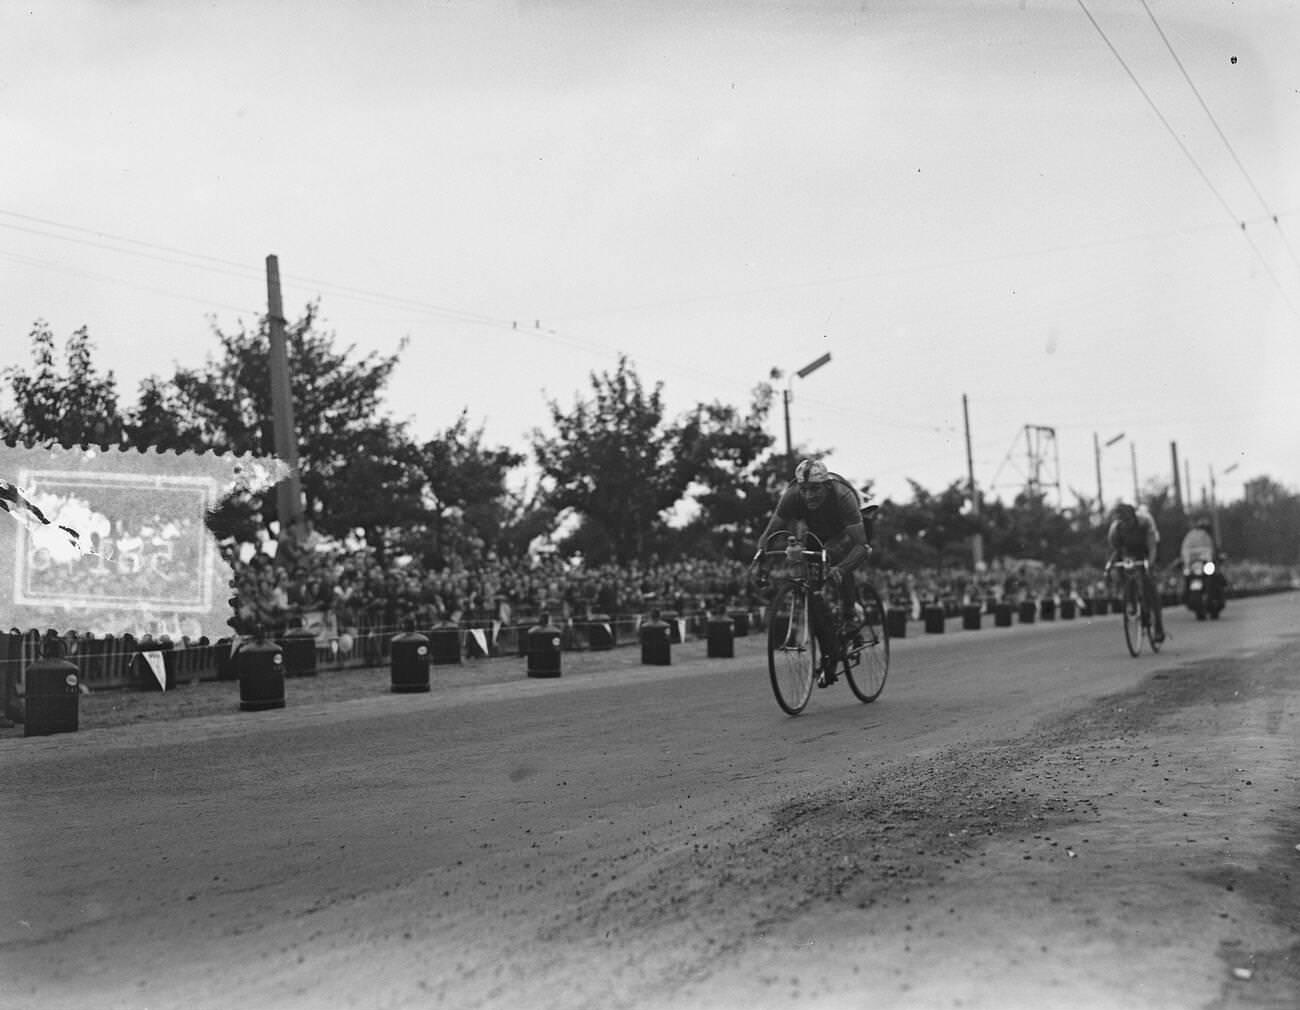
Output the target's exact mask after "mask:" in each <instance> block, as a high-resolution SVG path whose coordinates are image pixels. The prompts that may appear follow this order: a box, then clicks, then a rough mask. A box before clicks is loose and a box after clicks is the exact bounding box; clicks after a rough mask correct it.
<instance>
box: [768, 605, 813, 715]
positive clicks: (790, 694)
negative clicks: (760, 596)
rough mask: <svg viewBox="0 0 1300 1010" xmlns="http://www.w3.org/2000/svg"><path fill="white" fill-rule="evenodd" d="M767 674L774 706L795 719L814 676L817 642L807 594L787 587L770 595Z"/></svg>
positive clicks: (805, 701) (810, 688)
mask: <svg viewBox="0 0 1300 1010" xmlns="http://www.w3.org/2000/svg"><path fill="white" fill-rule="evenodd" d="M767 673H768V679H769V680H770V681H771V683H772V693H773V694H774V695H776V703H777V704H778V705H780V706H781V711H783V712H785V713H786V715H798V714H799V713H800V712H802V711H803V710H804V706H806V705H807V704H808V699H809V698H810V697H811V696H812V689H813V680H814V679H815V678H816V675H817V638H816V636H815V635H814V634H813V633H812V625H811V622H810V620H809V612H808V594H807V593H806V592H805V591H804V589H803V587H802V586H798V585H795V584H794V583H786V584H785V585H783V586H779V587H777V590H776V592H774V593H773V594H772V602H771V603H770V604H769V609H768V615H767Z"/></svg>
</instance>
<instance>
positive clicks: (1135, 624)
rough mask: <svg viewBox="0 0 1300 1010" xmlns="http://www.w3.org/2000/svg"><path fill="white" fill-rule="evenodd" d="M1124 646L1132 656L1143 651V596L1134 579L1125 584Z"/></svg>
mask: <svg viewBox="0 0 1300 1010" xmlns="http://www.w3.org/2000/svg"><path fill="white" fill-rule="evenodd" d="M1124 644H1125V645H1127V646H1128V652H1129V655H1130V656H1134V657H1136V656H1137V655H1138V654H1139V653H1140V652H1141V651H1142V594H1141V591H1140V590H1139V589H1138V584H1137V580H1136V579H1133V578H1130V579H1128V581H1127V582H1126V583H1125V584H1124Z"/></svg>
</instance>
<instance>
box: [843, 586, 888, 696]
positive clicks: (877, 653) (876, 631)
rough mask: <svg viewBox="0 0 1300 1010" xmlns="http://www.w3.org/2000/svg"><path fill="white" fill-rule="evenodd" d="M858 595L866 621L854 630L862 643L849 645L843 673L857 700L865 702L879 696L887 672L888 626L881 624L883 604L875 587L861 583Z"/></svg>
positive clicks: (883, 618) (882, 620) (883, 616)
mask: <svg viewBox="0 0 1300 1010" xmlns="http://www.w3.org/2000/svg"><path fill="white" fill-rule="evenodd" d="M859 598H860V599H861V600H862V609H863V611H864V612H865V613H866V615H867V623H866V624H864V625H863V626H862V630H861V631H859V632H858V634H859V636H860V637H861V638H862V645H861V646H859V645H856V644H855V645H853V646H852V647H851V650H850V653H849V658H847V659H846V660H845V663H844V674H845V679H846V680H848V682H849V689H850V690H851V691H852V692H853V693H854V694H855V695H856V696H857V699H858V701H863V702H868V701H875V700H876V699H877V698H879V697H880V692H881V691H883V690H884V689H885V678H886V677H888V676H889V629H888V628H886V627H885V604H884V603H883V602H882V601H881V599H880V594H879V593H877V592H876V589H875V587H874V586H863V587H862V588H861V589H860V590H859ZM854 653H856V657H855V656H854ZM855 658H856V662H854V659H855Z"/></svg>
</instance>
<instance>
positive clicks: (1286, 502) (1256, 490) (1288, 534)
mask: <svg viewBox="0 0 1300 1010" xmlns="http://www.w3.org/2000/svg"><path fill="white" fill-rule="evenodd" d="M1219 528H1220V533H1221V537H1220V546H1221V547H1222V548H1223V550H1224V551H1226V552H1227V554H1228V556H1229V557H1230V558H1238V559H1242V560H1246V559H1249V560H1251V561H1258V562H1262V563H1266V564H1275V565H1295V564H1300V495H1297V494H1296V493H1295V492H1294V491H1292V490H1289V489H1288V488H1286V487H1284V486H1283V485H1281V484H1279V483H1277V482H1276V481H1274V480H1272V479H1271V478H1269V477H1266V476H1262V477H1255V478H1253V479H1252V480H1249V481H1247V482H1246V486H1245V494H1244V496H1243V498H1242V499H1241V500H1240V501H1237V502H1233V503H1232V504H1231V505H1227V506H1225V507H1224V508H1222V509H1221V511H1220V516H1219ZM1230 577H1231V576H1230Z"/></svg>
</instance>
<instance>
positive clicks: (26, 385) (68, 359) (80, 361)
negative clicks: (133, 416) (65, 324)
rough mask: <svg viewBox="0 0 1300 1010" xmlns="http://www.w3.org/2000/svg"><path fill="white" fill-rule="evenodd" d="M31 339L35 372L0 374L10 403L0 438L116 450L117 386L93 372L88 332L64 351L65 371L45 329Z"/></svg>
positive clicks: (38, 326) (108, 375)
mask: <svg viewBox="0 0 1300 1010" xmlns="http://www.w3.org/2000/svg"><path fill="white" fill-rule="evenodd" d="M30 339H31V351H32V362H33V365H34V368H33V370H32V371H31V372H28V371H27V370H26V369H24V368H22V367H20V366H18V365H10V366H8V367H7V368H5V369H4V370H3V371H2V372H0V376H2V377H3V378H4V380H5V381H6V382H7V383H8V384H9V388H10V392H11V394H12V396H13V401H14V405H13V407H12V408H11V409H10V410H9V411H6V412H5V413H4V414H3V415H0V435H3V437H4V438H6V439H9V440H12V441H24V442H30V443H32V444H34V445H39V444H47V443H60V444H63V445H81V444H85V445H116V444H117V442H118V439H119V438H120V437H121V433H122V416H121V414H120V413H119V410H118V400H117V380H116V379H115V378H114V376H113V373H112V372H111V371H109V372H104V373H100V372H99V370H98V369H96V368H95V364H94V361H93V360H92V359H93V351H94V344H93V342H92V341H91V339H90V333H89V331H88V330H87V329H86V327H84V326H83V327H81V328H80V329H78V330H77V331H76V332H74V333H73V334H72V336H70V337H69V338H68V340H67V343H66V344H65V345H64V367H63V368H60V367H59V363H58V361H57V355H56V353H55V342H54V332H53V331H52V330H51V329H50V326H49V324H48V323H46V322H45V321H44V320H37V321H36V323H35V325H34V326H33V327H32V331H31V334H30Z"/></svg>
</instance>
